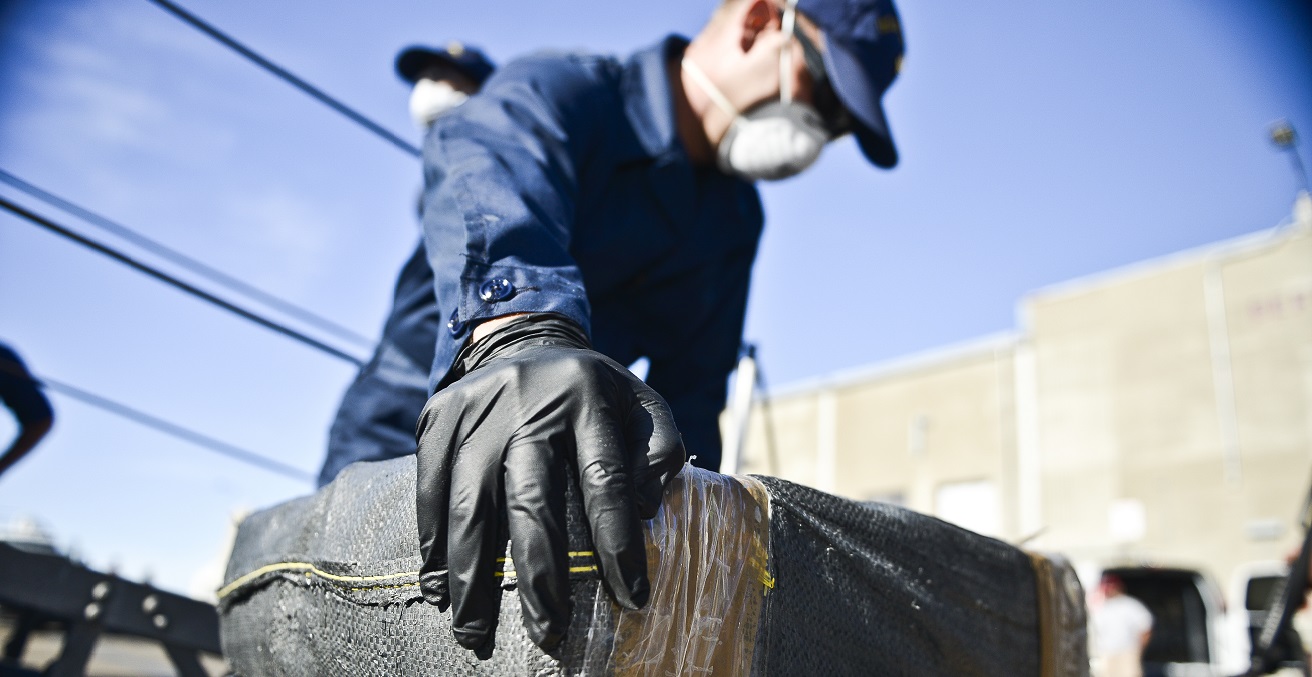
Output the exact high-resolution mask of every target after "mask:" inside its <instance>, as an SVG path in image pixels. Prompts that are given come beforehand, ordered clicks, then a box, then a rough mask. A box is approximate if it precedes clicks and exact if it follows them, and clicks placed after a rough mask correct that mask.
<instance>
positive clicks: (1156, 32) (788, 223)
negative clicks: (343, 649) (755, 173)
mask: <svg viewBox="0 0 1312 677" xmlns="http://www.w3.org/2000/svg"><path fill="white" fill-rule="evenodd" d="M713 4H714V0H700V1H691V0H669V1H667V2H659V3H627V2H625V3H620V2H598V1H595V0H587V1H585V0H567V1H560V2H554V3H530V2H521V1H513V2H512V1H506V2H490V3H449V2H431V1H430V2H415V1H411V2H401V1H392V0H381V1H379V2H372V3H346V2H324V1H322V0H321V1H319V2H309V1H308V0H284V1H283V2H278V3H267V2H266V3H260V2H250V1H245V2H232V1H229V2H221V1H219V0H190V1H189V2H188V3H186V6H187V7H188V8H190V9H191V10H192V11H194V12H196V13H197V14H199V15H200V16H202V17H204V18H206V19H207V20H209V21H211V22H212V23H214V24H215V25H217V26H218V27H220V28H221V29H223V30H225V31H228V32H230V33H231V34H233V35H236V36H238V37H239V38H241V39H242V40H244V41H246V42H247V44H249V45H251V46H252V47H254V48H255V49H257V50H258V51H261V52H262V53H264V54H265V55H267V56H269V57H270V58H272V59H273V60H274V61H277V62H279V63H281V64H283V65H285V66H287V67H288V68H290V69H291V70H293V71H294V72H296V73H298V74H300V75H301V76H303V77H305V78H306V79H308V80H310V81H311V82H313V83H315V84H317V85H319V86H320V87H322V88H323V89H324V90H326V91H328V92H330V93H332V94H334V95H335V96H338V97H339V98H341V99H343V100H344V101H346V102H348V103H349V104H350V105H352V106H355V107H356V108H358V109H359V110H361V111H363V112H364V113H366V114H367V115H369V116H370V117H372V118H374V119H376V120H378V121H380V122H382V123H383V124H385V125H386V126H388V127H389V128H391V129H393V130H394V131H396V132H398V133H401V134H402V135H404V136H406V137H407V138H410V139H412V140H414V141H415V142H418V132H417V131H416V130H414V129H413V128H412V127H411V125H410V123H409V120H408V119H407V116H406V106H405V102H406V96H407V91H406V89H405V88H404V87H403V86H402V85H401V83H399V82H398V81H397V80H396V79H395V77H394V76H393V75H392V72H391V59H392V57H393V55H394V54H395V52H396V51H397V50H398V49H399V48H400V47H402V46H404V45H407V44H411V43H422V42H429V43H437V44H441V43H443V42H445V41H447V40H448V39H452V38H460V39H464V40H466V41H468V42H471V43H475V44H479V45H481V46H483V47H484V48H485V49H486V50H487V51H488V52H489V53H490V54H491V55H492V56H493V57H494V58H496V59H497V60H499V61H505V60H507V59H510V58H513V57H514V56H515V55H517V54H522V53H524V52H526V51H530V50H533V49H537V48H541V47H581V48H587V49H590V50H594V51H602V52H615V53H627V52H630V51H632V50H633V49H636V48H638V47H641V46H644V45H647V44H650V43H653V42H655V41H656V40H658V39H659V38H660V37H661V36H662V35H664V34H665V33H666V32H671V31H674V32H681V33H684V34H693V33H695V32H696V30H697V29H698V28H699V27H700V25H701V23H702V22H703V21H704V19H705V17H706V16H707V15H708V14H709V12H710V9H711V7H712V6H713ZM899 9H900V12H901V14H902V18H903V23H904V25H905V27H906V33H907V44H908V53H907V57H906V61H905V66H904V70H903V73H902V76H901V78H900V79H899V80H898V82H897V83H896V84H895V85H894V87H893V89H892V90H891V91H890V93H889V94H888V96H887V97H886V106H887V109H888V114H889V117H890V119H891V124H892V128H893V132H894V135H895V137H896V139H897V141H898V145H899V147H900V149H901V154H902V158H903V160H902V164H901V165H900V166H899V167H898V168H897V169H896V170H895V171H892V172H883V171H879V170H876V169H874V168H871V167H868V166H866V165H865V164H864V163H863V162H862V161H861V160H860V157H859V155H858V153H857V152H856V150H855V148H854V146H853V145H852V144H851V142H850V141H842V142H839V143H838V144H835V145H834V146H833V147H831V148H830V149H828V150H827V151H826V153H825V156H824V157H823V158H822V159H821V161H820V163H819V164H818V165H817V166H816V168H814V169H813V170H812V171H810V172H808V173H806V174H804V175H802V176H801V177H799V178H797V179H794V180H790V181H787V182H784V183H780V184H775V185H767V186H765V187H764V188H763V194H764V199H765V203H766V213H767V228H766V235H765V238H764V240H763V242H762V246H761V254H760V257H759V259H758V262H757V265H756V269H755V276H754V282H753V291H752V301H751V306H750V309H749V317H748V326H747V337H748V338H749V339H751V340H753V341H756V342H758V343H760V344H761V351H762V358H763V361H764V367H765V369H766V373H767V375H768V376H769V378H770V380H771V381H772V382H773V383H774V384H776V385H783V384H786V383H788V382H792V381H797V380H800V379H804V378H809V377H813V376H818V375H822V374H826V373H829V372H832V371H834V370H838V369H844V368H849V367H854V366H858V365H862V364H868V363H871V362H876V361H880V360H884V359H888V358H892V357H896V356H899V355H903V354H906V353H909V352H915V351H919V350H923V349H926V348H931V347H934V346H938V345H943V344H947V343H952V342H956V341H961V340H966V339H970V338H973V337H976V336H980V335H983V334H988V333H993V332H997V331H1004V330H1008V329H1011V328H1013V327H1014V326H1015V320H1014V317H1013V314H1014V308H1015V302H1016V300H1017V299H1018V298H1019V297H1020V296H1021V295H1022V294H1024V293H1025V292H1026V291H1028V290H1031V289H1034V288H1037V287H1041V286H1044V285H1048V284H1052V283H1055V282H1060V281H1062V280H1066V279H1070V278H1073V277H1078V276H1081V275H1085V274H1089V273H1094V272H1097V271H1100V270H1105V269H1107V268H1111V267H1114V266H1118V265H1123V264H1127V263H1131V262H1134V261H1138V260H1142V259H1145V258H1150V257H1153V256H1159V255H1163V254H1167V253H1170V252H1173V251H1178V250H1180V249H1184V248H1188V247H1192V246H1196V245H1199V244H1203V243H1207V242H1212V241H1216V240H1220V239H1224V238H1228V237H1232V236H1235V235H1239V234H1242V233H1247V232H1251V231H1254V230H1259V229H1263V228H1267V227H1270V226H1273V225H1275V224H1276V223H1277V222H1278V221H1280V220H1281V219H1283V218H1284V217H1285V216H1286V215H1287V213H1288V210H1289V206H1290V203H1291V201H1292V199H1293V195H1294V191H1295V188H1296V186H1295V182H1294V179H1293V176H1292V172H1291V171H1290V169H1289V164H1288V161H1287V159H1286V158H1284V157H1282V156H1281V155H1280V154H1278V153H1277V152H1275V151H1274V150H1273V148H1272V147H1271V145H1270V144H1269V143H1268V142H1267V140H1266V129H1267V125H1268V124H1269V123H1270V122H1271V121H1272V120H1274V119H1276V118H1281V117H1287V118H1289V119H1291V120H1292V121H1293V122H1294V124H1295V126H1296V127H1298V128H1299V129H1300V130H1302V131H1304V132H1305V133H1312V87H1309V84H1308V83H1312V11H1309V9H1308V7H1307V5H1306V4H1301V3H1295V2H1288V1H1283V2H1282V1H1277V0H1266V1H1261V0H1159V1H1155V2H1149V3H1144V2H1133V1H1130V0H1109V1H1104V2H1096V3H1095V2H1055V1H1051V0H1049V1H1047V2H1040V1H1039V0H1024V1H1015V2H993V3H978V2H965V1H961V0H949V1H936V2H910V1H908V0H904V1H903V2H902V3H901V4H900V7H899ZM1305 158H1306V153H1305ZM0 168H3V169H5V170H7V171H9V172H11V173H14V174H17V175H18V176H20V177H23V178H25V179H26V180H28V181H31V182H33V183H35V184H37V185H39V186H42V187H44V188H46V189H48V190H50V191H53V192H55V193H57V194H59V195H62V196H64V197H66V198H68V199H71V200H73V201H75V202H78V203H80V204H82V205H84V206H85V207H87V208H90V209H93V210H95V211H99V212H101V213H103V214H105V215H107V216H109V217H111V218H114V219H116V220H119V221H121V222H123V223H125V224H128V225H130V226H131V227H133V228H135V229H138V230H139V231H141V232H143V233H145V234H147V235H149V236H151V237H153V238H156V239H158V240H160V241H162V242H164V243H166V244H168V245H169V246H171V247H174V248H176V249H179V250H182V251H184V252H186V253H187V254H189V255H191V256H193V257H195V258H199V259H201V260H203V261H205V262H207V263H208V264H210V265H212V266H214V267H217V268H219V269H221V270H224V271H225V272H227V273H229V274H232V275H235V276H237V277H239V278H241V279H243V280H246V281H248V282H250V283H253V284H256V285H258V286H260V287H262V288H264V289H266V290H268V291H271V292H273V293H276V294H279V295H281V296H284V297H286V298H288V299H291V300H293V301H295V302H297V303H299V304H302V305H305V306H308V307H310V308H312V309H314V310H315V311H316V312H319V313H321V314H323V315H326V316H328V317H331V318H332V319H334V320H335V321H337V322H339V323H342V324H345V325H347V326H349V327H352V328H353V329H355V330H356V331H357V332H359V333H362V334H365V335H367V336H374V335H376V334H377V331H378V328H379V326H380V324H381V320H382V317H383V314H384V312H385V311H386V308H387V301H388V298H389V291H390V287H391V284H392V282H393V280H394V277H395V274H396V271H397V270H398V269H399V267H400V264H401V263H402V262H403V260H404V259H405V257H406V256H407V254H408V253H409V250H410V248H411V247H413V245H414V243H415V241H416V240H417V237H418V231H417V229H416V226H415V224H414V222H413V217H412V213H413V199H414V195H415V191H416V190H417V189H418V184H419V174H418V165H417V163H416V161H415V160H414V159H412V158H410V157H409V156H407V155H405V154H403V153H401V152H399V151H397V150H396V149H395V148H393V147H391V146H389V145H387V144H386V143H383V142H382V141H380V140H378V139H377V138H375V137H373V136H371V135H369V134H368V133H367V132H365V131H363V130H361V129H359V128H357V127H355V126H353V125H352V124H351V123H350V122H348V121H346V120H344V119H342V118H340V117H339V116H337V115H336V114H335V113H332V112H331V111H329V110H327V109H325V108H324V107H322V106H321V105H319V104H318V103H316V102H314V101H312V100H310V99H309V98H307V97H305V96H304V95H303V94H301V93H299V92H297V91H294V90H292V89H290V88H289V87H287V86H286V85H285V84H283V83H281V82H279V81H277V80H275V79H274V78H272V77H270V76H268V75H267V74H265V73H264V72H262V71H260V70H258V69H256V68H255V67H253V66H251V65H250V64H249V63H247V62H245V61H244V60H242V59H240V58H239V57H237V56H235V55H234V54H232V53H231V52H229V51H227V50H226V49H225V48H223V47H221V46H219V45H218V44H216V43H214V42H213V41H211V40H209V39H208V38H205V37H204V36H202V35H200V34H199V33H197V32H195V31H194V30H193V29H191V28H189V27H187V26H185V25H183V24H182V23H180V22H179V21H177V20H176V19H174V18H172V17H170V16H168V15H167V14H165V13H164V12H162V11H161V10H159V9H158V8H156V7H155V6H153V5H151V4H149V3H148V2H146V1H145V0H117V1H114V2H111V1H110V0H0ZM0 194H3V195H5V196H6V197H9V198H11V199H15V200H18V201H20V202H22V203H23V204H25V205H29V206H31V207H34V208H37V210H38V211H40V212H42V213H44V214H47V215H49V216H53V217H58V220H60V221H61V222H64V223H67V224H69V225H72V226H80V225H81V224H79V223H78V222H77V221H76V220H75V219H73V218H72V217H68V216H66V215H63V214H60V213H59V212H57V211H55V210H53V209H49V208H45V207H43V206H41V205H39V204H38V203H36V202H34V201H32V200H29V199H24V198H22V196H20V195H19V194H18V193H16V191H13V190H10V189H9V188H8V187H5V186H0ZM81 230H82V231H83V232H87V233H89V234H93V235H95V236H96V237H98V238H101V239H105V240H107V241H113V239H112V238H110V237H108V236H105V235H102V234H100V233H99V232H98V231H96V230H94V229H90V228H85V227H83V228H81ZM125 248H126V249H129V250H130V247H126V246H125ZM142 258H144V259H149V257H148V256H144V255H143V256H142ZM165 267H167V266H165ZM0 340H5V341H7V342H10V343H12V344H13V345H14V346H15V347H17V348H18V349H19V350H20V351H21V352H22V353H23V354H24V355H25V357H26V358H27V359H28V361H29V363H30V365H31V366H32V368H33V369H34V370H35V371H37V372H38V373H42V374H47V375H49V376H51V377H54V378H57V379H61V380H64V381H67V382H70V383H72V384H75V385H77V386H79V387H82V388H85V389H87V390H90V391H93V392H96V393H99V394H102V395H105V396H109V397H112V398H115V399H117V400H120V401H122V402H124V403H127V404H129V405H131V406H134V407H137V408H139V409H142V410H145V411H148V412H151V413H153V414H155V415H158V416H161V417H164V418H167V419H170V420H173V421H176V422H178V423H181V424H184V425H187V426H190V427H193V428H196V429H198V430H200V431H202V432H205V433H207V434H209V435H212V436H214V437H218V438H221V439H223V440H226V441H228V442H231V443H233V444H237V445H240V446H243V447H246V448H249V449H252V450H256V451H260V452H262V453H266V454H269V455H271V456H275V457H277V458H279V459H281V460H283V461H285V462H287V463H291V464H293V465H296V466H299V467H302V468H305V469H306V470H309V471H312V470H314V469H316V468H317V466H318V463H319V460H320V458H321V457H322V454H323V444H324V439H325V436H326V431H327V426H328V423H329V420H330V418H331V415H332V412H333V410H334V408H335V406H336V403H337V399H338V398H339V396H340V394H341V391H342V389H343V388H344V387H345V386H346V384H347V382H348V381H349V379H350V378H351V376H352V374H353V368H352V367H350V366H349V365H346V364H344V363H342V362H340V361H337V360H335V359H333V358H330V357H327V356H324V355H321V354H318V353H314V352H312V351H310V350H308V349H306V348H305V347H303V346H301V345H298V344H295V343H293V342H291V341H289V340H287V339H285V338H283V337H280V336H277V335H275V334H272V333H270V332H269V331H267V330H265V329H261V328H259V327H255V326H253V325H250V324H247V323H245V322H242V321H240V320H238V319H236V318H234V317H232V316H230V315H227V314H224V313H222V312H220V311H218V310H215V309H213V308H211V307H209V306H205V305H202V304H200V303H198V302H196V301H195V300H193V299H191V298H188V297H185V296H183V295H181V294H179V293H178V292H176V291H174V290H171V289H168V288H165V287H163V286H161V285H159V284H158V283H156V282H153V281H151V280H148V279H146V278H145V277H143V276H141V275H140V274H137V273H135V272H132V271H130V270H128V269H126V268H123V267H122V266H120V265H118V264H115V263H113V262H110V261H108V260H106V259H104V258H102V257H99V256H97V255H95V254H92V253H89V252H87V251H85V250H83V249H80V248H77V247H75V246H74V245H71V244H69V243H67V242H66V241H63V240H60V239H58V238H56V237H54V236H52V235H49V234H47V233H45V232H43V231H39V230H37V229H36V228H34V227H32V226H30V225H28V224H26V223H24V222H22V221H20V220H18V219H16V218H14V217H12V216H10V215H8V214H0ZM342 345H343V347H347V348H351V349H353V350H355V351H356V352H358V353H359V354H362V355H363V354H364V353H365V352H366V351H365V349H363V348H360V347H356V346H351V345H349V344H345V343H343V344H342ZM55 404H56V407H57V408H58V421H57V426H56V429H55V432H54V433H52V435H51V437H50V438H49V439H48V440H47V442H46V443H45V444H44V445H43V446H42V447H40V448H39V449H38V450H37V452H36V453H35V454H34V455H33V456H32V457H30V458H29V459H28V460H26V461H25V462H24V463H22V464H21V465H20V466H19V467H18V468H16V469H15V470H14V471H13V472H12V473H10V474H8V475H6V476H5V477H4V479H3V480H0V523H3V522H5V521H9V520H11V519H13V518H16V517H18V516H23V515H28V516H34V517H36V518H37V519H39V520H40V521H42V522H43V523H44V524H46V525H47V526H48V527H49V528H50V529H51V530H52V531H53V532H54V533H55V535H56V537H57V538H58V539H59V541H60V543H61V544H64V545H71V546H74V547H76V549H77V550H78V552H79V553H81V554H82V556H84V557H86V558H87V559H88V560H89V561H91V562H92V563H93V564H96V565H98V566H110V565H115V566H117V567H118V569H119V570H120V571H121V572H123V573H124V574H125V575H128V576H132V577H140V576H143V575H145V574H146V573H150V574H151V575H153V577H154V579H155V581H156V582H157V584H159V585H162V586H164V587H169V588H173V589H177V590H187V589H188V588H190V587H193V583H194V581H193V579H194V578H195V576H194V572H195V571H196V570H197V569H198V568H200V567H202V566H203V565H204V564H205V563H206V562H209V561H212V560H214V559H215V558H216V557H217V556H218V553H219V550H220V549H221V540H222V538H223V534H224V532H225V529H226V527H227V523H228V520H229V515H230V514H231V513H232V512H233V511H234V510H237V509H241V508H254V507H260V506H266V505H269V504H272V503H274V502H277V501H281V500H285V499H286V498H289V497H292V496H295V495H298V494H301V493H304V492H305V491H306V490H307V489H308V486H307V485H305V484H300V483H297V482H295V481H292V480H288V479H284V478H280V477H277V476H273V475H270V474H268V473H265V472H263V471H260V470H257V469H252V468H249V467H246V466H242V465H239V464H237V463H234V462H232V461H230V460H227V459H224V458H221V457H218V456H215V455H213V454H210V453H209V452H206V451H202V450H198V449H195V448H193V447H191V446H189V445H187V444H186V443H184V442H180V441H177V440H174V439H172V438H169V437H166V436H163V435H160V434H158V433H154V432H150V431H147V430H144V429H142V428H140V427H137V426H136V425H135V424H133V423H130V422H126V421H123V420H120V419H117V418H115V417H113V416H111V415H109V414H105V413H102V412H99V411H97V410H95V409H92V408H89V407H87V406H85V405H82V404H79V403H77V402H74V401H71V400H67V399H64V398H60V397H58V396H56V397H55ZM11 431H12V426H11V425H10V424H9V421H8V420H7V419H4V418H3V417H0V435H8V434H9V433H10V432H11ZM5 439H7V438H5ZM196 584H199V583H196Z"/></svg>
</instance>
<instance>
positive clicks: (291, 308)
mask: <svg viewBox="0 0 1312 677" xmlns="http://www.w3.org/2000/svg"><path fill="white" fill-rule="evenodd" d="M0 181H4V182H5V183H7V184H9V185H11V186H13V187H14V188H17V189H18V190H21V191H23V192H24V193H27V194H28V195H31V196H32V197H34V198H36V199H38V200H41V201H42V202H45V203H46V204H49V205H51V206H53V207H56V208H58V209H61V210H63V211H65V212H68V213H70V214H73V215H74V216H77V217H78V218H80V219H82V220H83V221H86V222H87V223H90V224H91V225H93V226H96V227H98V228H100V229H102V230H107V231H109V232H111V233H113V234H114V235H117V236H119V237H121V238H123V239H125V240H127V241H128V242H131V243H132V244H134V245H136V246H138V247H141V248H142V249H145V250H146V251H149V252H150V253H152V254H155V255H156V256H159V257H160V258H162V259H165V260H167V261H170V262H172V263H173V264H175V265H178V266H181V267H183V268H185V269H187V270H188V271H190V272H192V273H194V274H196V275H198V276H200V277H203V278H205V279H207V280H209V281H211V282H213V283H215V284H217V285H220V286H223V287H226V288H228V289H229V290H231V291H235V292H237V293H238V294H242V295H244V296H246V297H247V298H250V299H252V300H255V301H258V302H260V303H263V304H264V305H267V306H269V307H271V308H274V309H276V310H278V311H280V312H282V313H285V314H287V315H290V316H292V317H294V318H296V319H298V320H301V321H302V322H305V323H306V324H311V325H314V326H316V327H318V328H320V329H323V330H324V331H327V332H329V333H331V334H334V335H336V336H338V337H339V338H344V339H346V340H348V341H352V342H354V343H357V344H359V345H361V346H366V347H372V346H373V343H374V342H373V341H372V340H370V339H368V338H366V337H364V336H361V335H360V334H357V333H356V332H354V331H352V330H351V329H349V328H347V327H343V326H342V325H340V324H337V323H336V322H333V321H332V320H329V319H327V318H325V317H323V316H321V315H318V314H316V313H314V312H313V311H310V310H307V309H305V308H302V307H300V306H298V305H296V304H294V303H292V302H290V301H286V300H284V299H281V298H279V297H277V296H274V295H273V294H270V293H268V292H265V291H263V290H262V289H259V288H258V287H255V286H253V285H250V284H247V283H245V282H242V281H241V280H239V279H237V278H235V277H232V276H231V275H228V274H227V273H224V272H223V271H220V270H217V269H215V268H212V267H210V266H208V265H206V264H204V263H202V262H200V261H198V260H196V259H194V258H192V257H190V256H187V255H186V254H183V253H182V252H179V251H177V250H174V249H171V248H169V247H167V246H165V245H163V244H160V243H159V242H156V241H154V240H152V239H150V238H148V237H146V236H145V235H142V234H140V233H137V232H136V231H134V230H132V229H130V228H128V227H127V226H124V225H123V224H121V223H117V222H115V221H111V220H110V219H108V218H105V217H104V216H101V215H100V214H97V213H95V212H93V211H91V210H89V209H85V208H83V207H81V206H79V205H77V204H74V203H72V202H69V201H68V200H65V199H63V198H61V197H59V196H58V195H54V194H52V193H50V192H48V191H45V190H42V189H41V188H38V187H37V186H34V185H32V184H30V183H28V182H27V181H24V180H23V179H20V178H18V177H17V176H14V175H13V174H10V173H9V172H7V171H5V170H4V169H0Z"/></svg>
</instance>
